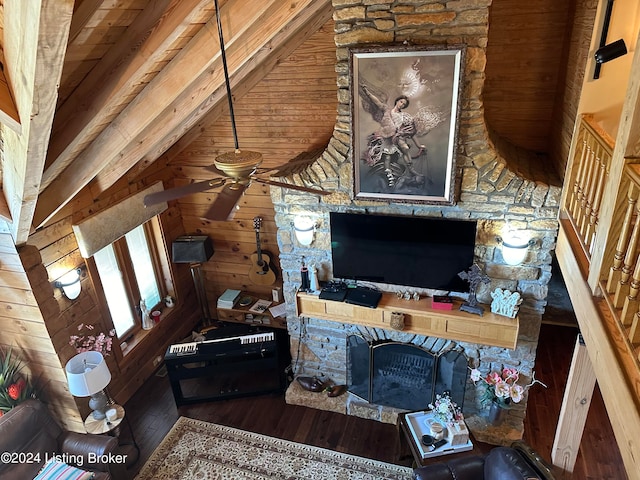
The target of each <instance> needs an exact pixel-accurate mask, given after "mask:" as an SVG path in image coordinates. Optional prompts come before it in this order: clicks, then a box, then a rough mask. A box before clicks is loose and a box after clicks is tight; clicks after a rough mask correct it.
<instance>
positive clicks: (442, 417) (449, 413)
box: [429, 392, 462, 425]
mask: <svg viewBox="0 0 640 480" xmlns="http://www.w3.org/2000/svg"><path fill="white" fill-rule="evenodd" d="M429 408H430V409H431V411H432V412H433V416H434V418H435V419H436V420H438V421H439V422H441V423H443V424H445V425H446V424H448V423H452V422H454V421H458V420H462V411H461V410H460V407H458V405H457V404H456V403H455V402H454V401H453V400H451V395H450V394H449V392H444V393H443V394H442V395H440V394H437V395H436V400H435V402H433V403H430V404H429Z"/></svg>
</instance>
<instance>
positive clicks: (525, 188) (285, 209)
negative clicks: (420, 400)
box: [271, 0, 561, 444]
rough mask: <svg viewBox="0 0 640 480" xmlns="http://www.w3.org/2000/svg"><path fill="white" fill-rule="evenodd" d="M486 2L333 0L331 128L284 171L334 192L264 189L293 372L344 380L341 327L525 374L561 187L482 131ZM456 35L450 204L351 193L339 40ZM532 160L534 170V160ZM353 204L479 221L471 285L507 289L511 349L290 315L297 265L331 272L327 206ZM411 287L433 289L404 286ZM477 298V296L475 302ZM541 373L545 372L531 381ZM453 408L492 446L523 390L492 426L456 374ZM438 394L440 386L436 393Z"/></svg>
mask: <svg viewBox="0 0 640 480" xmlns="http://www.w3.org/2000/svg"><path fill="white" fill-rule="evenodd" d="M490 3H491V2H490V1H486V0H461V1H455V2H445V1H434V0H430V1H426V0H425V1H421V0H406V1H392V0H348V1H345V0H334V1H333V6H334V19H335V22H336V23H335V41H336V56H337V63H336V72H337V85H338V108H337V119H336V124H335V128H334V131H333V136H332V137H331V139H330V141H329V143H328V146H327V147H326V149H325V150H324V152H323V153H322V154H321V155H320V156H319V157H318V159H317V160H316V161H315V162H314V163H313V164H312V165H311V166H310V167H308V168H307V169H306V170H304V171H300V172H297V173H295V174H294V175H292V176H291V177H287V178H284V179H283V180H284V181H289V182H293V183H297V184H300V185H319V186H321V187H323V188H324V189H327V190H330V191H332V192H334V193H333V194H332V195H329V196H325V197H322V198H319V197H318V196H315V195H310V194H305V193H300V192H294V191H293V190H283V189H279V188H272V189H271V197H272V200H273V203H274V207H275V210H276V222H277V225H278V244H279V248H280V262H281V266H282V275H283V281H284V295H285V300H286V302H287V309H288V310H287V323H288V329H289V334H290V336H291V354H292V359H293V363H294V369H295V372H294V373H295V375H317V376H319V377H321V378H325V379H331V380H332V381H333V382H335V383H338V384H346V383H347V381H348V378H347V364H348V358H347V357H348V339H349V337H350V336H352V335H357V336H360V337H362V338H366V339H367V340H369V341H372V342H374V343H375V342H380V341H394V342H403V343H410V344H412V345H417V346H419V347H421V348H423V349H424V350H426V351H428V352H431V353H434V352H435V353H437V354H438V355H440V354H443V352H445V353H446V352H449V351H453V352H457V353H459V354H461V355H463V357H464V358H465V359H466V360H468V363H469V365H470V366H473V367H478V368H479V369H480V371H481V372H483V373H488V372H489V371H494V370H498V369H501V368H502V367H503V366H510V367H515V368H517V369H519V370H520V372H521V375H522V376H523V377H525V378H527V377H530V376H531V375H532V371H533V366H534V362H535V351H536V345H537V341H538V334H539V329H540V323H541V316H542V313H543V311H544V306H545V305H546V300H545V299H546V296H547V285H548V282H549V279H550V276H551V252H552V250H553V248H554V247H555V239H556V234H557V229H558V224H557V215H558V205H559V201H560V193H561V188H560V187H559V186H553V185H552V181H551V175H552V174H548V173H547V172H545V171H544V170H542V169H541V168H542V167H541V166H540V162H537V161H531V162H525V161H523V160H524V159H526V157H527V155H528V154H527V153H526V152H523V151H520V150H518V149H517V148H515V147H514V146H512V145H510V144H509V143H508V142H506V141H504V140H503V139H501V138H498V137H496V136H495V135H492V133H491V131H490V129H489V128H488V126H487V125H486V123H485V119H484V111H483V104H482V89H483V82H484V69H485V63H486V57H485V52H486V44H487V33H488V32H487V29H488V17H489V10H488V8H489V5H490ZM404 41H407V42H410V43H416V44H436V45H445V44H449V43H452V44H454V43H455V44H463V45H465V48H466V56H465V59H466V60H465V66H464V75H463V77H462V82H463V84H462V99H461V102H460V105H461V111H460V120H459V124H458V137H459V138H458V146H457V148H456V155H455V157H456V158H455V161H456V175H455V177H456V184H457V186H458V188H457V190H458V193H457V196H456V198H457V202H456V204H455V205H452V206H449V205H428V204H411V203H389V202H377V201H367V200H359V199H354V198H353V164H352V162H353V159H352V158H351V154H350V150H351V139H350V133H351V132H350V127H351V106H350V99H351V98H352V94H351V91H350V77H349V66H348V58H349V55H348V47H350V46H355V45H363V44H374V43H385V44H387V43H402V42H404ZM538 169H540V170H538ZM332 211H338V212H344V211H349V212H359V213H378V214H393V215H419V216H433V217H440V218H445V219H446V218H452V219H473V220H477V222H478V232H477V237H476V245H475V252H474V254H475V258H476V262H477V263H478V264H479V265H480V266H481V267H482V268H483V269H484V271H485V273H486V274H487V275H488V276H489V277H490V279H491V281H490V283H488V284H483V285H482V286H481V288H480V289H479V291H478V292H477V296H478V300H479V301H480V302H482V303H485V304H489V303H491V297H490V292H492V291H493V290H494V289H495V288H498V287H499V288H502V289H508V290H511V291H518V292H519V293H520V295H521V296H522V298H523V303H522V305H521V307H520V312H519V318H520V331H519V336H518V343H517V346H516V348H515V349H507V348H501V347H494V346H487V345H479V344H472V343H466V342H458V343H456V342H453V341H452V340H450V339H446V338H436V337H423V336H419V335H413V334H407V333H403V332H401V331H393V330H384V329H378V328H369V327H365V326H362V325H356V324H349V323H340V322H335V321H329V320H322V319H317V318H301V317H297V316H296V313H295V305H296V302H295V295H296V289H297V288H298V287H299V285H300V280H301V277H300V267H301V262H302V260H303V257H304V260H305V262H306V264H307V265H314V266H315V267H316V268H317V271H318V276H319V278H320V280H328V279H331V278H332V263H331V245H330V231H329V212H332ZM298 214H302V215H305V216H310V217H311V218H313V219H314V220H315V221H316V224H317V230H316V234H315V239H314V241H313V243H312V244H311V245H309V246H302V245H300V244H298V243H297V241H296V239H295V235H294V232H293V227H292V224H293V219H294V218H295V216H296V215H298ZM507 223H509V224H510V225H511V226H512V227H515V228H517V229H521V230H526V231H527V232H529V233H530V234H531V237H532V238H533V239H534V240H535V246H534V247H532V249H531V250H530V251H529V253H528V255H527V257H526V259H525V261H524V262H523V263H522V264H521V265H518V266H511V265H507V264H506V262H505V261H504V259H503V258H502V254H501V251H500V248H499V244H498V241H497V239H496V237H497V236H499V235H501V234H502V231H503V228H504V227H505V225H506V224H507ZM379 287H380V288H381V289H382V290H385V291H391V292H394V291H404V290H407V287H404V286H401V285H379ZM412 290H414V291H418V293H420V294H421V295H426V294H429V295H432V294H434V293H437V292H433V291H426V290H420V289H415V288H412ZM486 308H488V305H487V306H486ZM541 380H544V379H541ZM465 382H466V385H465V386H466V389H465V391H464V402H463V405H464V407H463V413H464V414H465V418H466V420H467V424H468V426H469V429H470V430H471V431H472V433H473V434H474V436H475V438H476V439H478V440H481V441H486V442H489V443H494V444H509V443H510V442H512V441H513V440H515V439H518V438H521V436H522V432H523V419H524V415H525V411H526V396H525V399H524V400H523V401H522V402H520V403H518V404H514V405H513V408H511V409H510V410H509V411H508V416H507V419H506V420H505V422H504V424H503V425H502V426H501V427H491V426H489V425H488V424H487V422H486V421H485V419H484V409H483V407H482V405H481V403H480V391H479V389H478V388H476V387H475V386H474V384H473V383H472V382H470V380H469V379H468V375H467V377H466V378H465ZM296 383H297V382H293V383H292V385H291V387H290V389H289V392H287V401H288V402H290V403H298V404H303V405H307V406H316V407H317V408H324V409H328V410H333V411H339V412H342V413H347V414H351V415H358V416H362V417H365V418H372V419H376V420H379V421H385V422H390V423H395V421H396V417H397V414H398V413H399V412H401V411H402V409H399V408H397V407H386V406H383V405H379V404H376V403H373V402H369V401H367V400H364V399H362V398H361V397H360V396H359V395H354V394H353V393H347V394H345V395H342V396H340V397H336V398H327V397H326V395H325V394H318V393H309V392H305V391H303V390H302V389H300V388H298V386H297V385H296ZM438 393H440V392H438Z"/></svg>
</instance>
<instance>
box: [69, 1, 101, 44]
mask: <svg viewBox="0 0 640 480" xmlns="http://www.w3.org/2000/svg"><path fill="white" fill-rule="evenodd" d="M102 2H104V0H84V1H82V2H80V5H78V8H77V9H76V10H75V11H74V12H73V19H72V20H71V27H70V28H69V43H72V42H73V41H74V40H75V39H76V37H77V36H78V34H79V33H80V32H81V31H82V29H83V28H84V26H85V25H86V24H87V23H88V22H89V20H90V19H91V17H93V14H94V13H96V11H97V10H98V8H100V7H101V6H102Z"/></svg>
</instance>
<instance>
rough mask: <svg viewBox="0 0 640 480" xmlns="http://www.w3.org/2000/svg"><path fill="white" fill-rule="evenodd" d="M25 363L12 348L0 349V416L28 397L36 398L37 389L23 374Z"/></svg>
mask: <svg viewBox="0 0 640 480" xmlns="http://www.w3.org/2000/svg"><path fill="white" fill-rule="evenodd" d="M22 367H23V363H22V361H21V360H20V359H18V358H17V357H16V356H15V355H13V352H12V350H11V349H10V348H9V349H8V350H3V349H0V417H1V416H2V415H4V414H5V413H7V412H8V411H9V410H11V409H12V408H13V407H15V406H16V405H18V404H19V403H22V402H24V401H25V400H27V399H28V398H35V396H36V395H35V389H34V387H33V386H32V385H31V382H29V379H28V378H27V377H26V376H25V375H23V374H22V373H21V372H20V370H22Z"/></svg>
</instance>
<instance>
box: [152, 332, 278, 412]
mask: <svg viewBox="0 0 640 480" xmlns="http://www.w3.org/2000/svg"><path fill="white" fill-rule="evenodd" d="M221 325H222V326H221V327H220V328H217V329H214V330H210V331H208V332H207V333H206V337H205V340H203V341H200V342H187V343H178V344H174V345H170V346H169V348H167V351H166V353H165V356H164V361H165V365H166V367H167V373H168V377H169V382H170V383H171V389H172V391H173V396H174V399H175V401H176V405H177V406H178V407H179V406H181V405H186V404H191V403H199V402H204V401H211V400H222V399H226V398H237V397H242V396H248V395H258V394H265V393H276V392H277V393H281V392H283V391H284V389H285V388H286V373H285V370H286V367H287V366H288V365H289V361H290V355H289V341H288V335H287V332H286V330H282V329H275V328H268V327H264V326H254V325H242V324H228V323H224V322H223V323H222V324H221Z"/></svg>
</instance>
